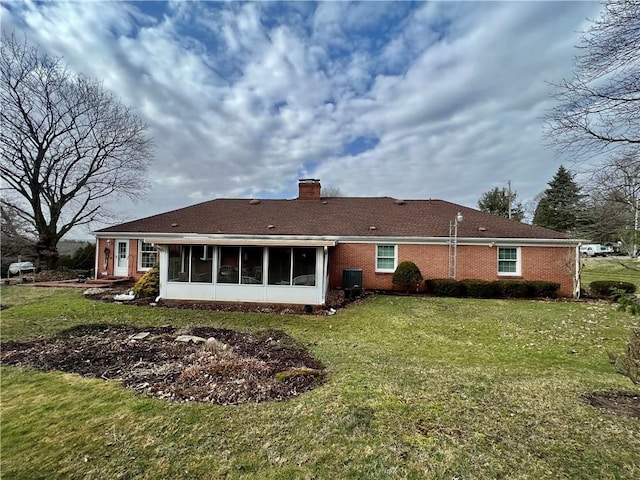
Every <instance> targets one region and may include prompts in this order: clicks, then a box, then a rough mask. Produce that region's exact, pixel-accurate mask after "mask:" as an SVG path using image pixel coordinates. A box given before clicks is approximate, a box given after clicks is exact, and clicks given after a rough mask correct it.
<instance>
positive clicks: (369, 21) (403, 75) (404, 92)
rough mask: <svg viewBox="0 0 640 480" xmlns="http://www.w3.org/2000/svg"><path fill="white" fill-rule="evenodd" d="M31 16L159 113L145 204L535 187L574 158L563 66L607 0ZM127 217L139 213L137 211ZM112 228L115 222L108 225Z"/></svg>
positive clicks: (94, 8)
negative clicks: (563, 131) (314, 189)
mask: <svg viewBox="0 0 640 480" xmlns="http://www.w3.org/2000/svg"><path fill="white" fill-rule="evenodd" d="M0 8H1V9H2V10H1V15H2V17H1V21H2V29H3V31H4V32H5V33H6V32H9V31H16V32H18V33H20V34H21V33H25V34H26V35H27V37H28V39H29V40H30V41H31V42H33V43H37V44H39V45H40V46H41V47H42V48H44V49H45V50H46V51H48V52H49V53H51V54H53V55H59V56H63V57H64V61H65V62H66V63H67V64H68V65H69V67H70V68H71V69H73V70H75V71H77V72H82V73H84V74H86V75H88V76H90V77H94V78H97V79H101V80H103V81H104V86H105V87H106V88H108V89H109V90H111V91H113V92H114V93H115V94H116V95H117V96H119V98H120V99H121V100H122V101H123V102H124V103H126V104H129V105H131V106H133V107H134V108H135V109H136V112H137V114H138V115H139V116H140V117H141V118H142V119H143V120H144V121H145V122H146V123H147V124H148V125H149V127H150V130H149V131H150V134H151V136H152V137H153V140H154V144H155V160H154V163H153V165H152V168H151V172H150V179H151V181H152V186H151V189H150V191H149V193H148V195H147V198H146V199H145V200H143V201H141V202H139V203H138V204H136V205H135V206H132V205H131V204H130V203H129V202H128V201H119V202H117V203H116V205H115V207H116V208H118V209H119V210H126V212H125V213H124V217H126V218H127V219H131V218H138V217H143V216H147V215H152V214H155V213H159V212H162V211H166V210H170V209H175V208H180V207H183V206H186V205H190V204H193V203H197V202H200V201H204V200H209V199H212V198H220V197H243V198H251V197H258V198H294V197H295V196H296V195H297V180H298V178H319V179H320V180H321V182H322V185H323V187H333V188H339V189H340V191H341V192H342V194H343V195H348V196H392V197H396V198H405V199H416V198H439V199H444V200H448V201H452V202H455V203H459V204H462V205H466V206H471V207H476V206H477V201H478V198H479V197H480V195H481V194H482V193H483V192H485V191H487V190H490V189H491V188H493V187H496V186H497V187H506V184H507V181H508V180H511V182H512V186H513V188H514V189H515V190H516V191H517V193H518V198H519V200H521V201H527V200H531V199H532V198H533V197H534V196H535V195H536V194H538V193H540V192H541V191H543V190H544V189H545V188H546V186H547V185H546V184H547V182H548V181H549V180H550V179H551V177H552V176H553V174H554V173H555V171H556V170H557V168H558V167H559V165H560V164H561V162H565V163H566V159H561V158H559V157H558V155H557V154H556V152H554V151H553V150H551V149H549V148H547V147H545V146H544V140H543V138H542V133H543V123H544V122H543V120H542V118H541V117H542V116H543V115H544V113H545V111H546V110H548V109H550V108H552V107H553V105H554V103H553V100H552V99H551V98H550V94H551V92H552V88H551V87H550V85H549V82H558V81H560V80H561V79H563V78H569V77H570V76H571V69H572V59H573V57H574V56H575V55H576V54H577V53H578V51H577V49H576V48H575V46H576V45H578V44H579V39H580V34H579V32H580V31H584V30H585V29H586V28H587V27H588V25H589V23H588V21H587V19H594V18H597V17H598V16H599V12H600V8H601V6H600V5H599V4H598V3H595V2H575V1H572V2H540V1H538V2H515V1H512V2H448V1H446V2H445V1H443V2H429V3H422V2H415V3H414V2H357V3H351V2H320V3H312V2H291V3H286V2H284V3H281V2H253V3H252V2H248V3H241V2H204V1H201V2H196V1H193V2H183V1H170V2H128V3H125V2H106V1H101V2H93V1H83V2H61V1H60V2H46V3H36V2H15V3H14V2H4V3H2V6H1V7H0ZM124 217H123V220H124V219H125V218H124ZM93 227H94V228H96V227H98V226H97V225H94V226H93Z"/></svg>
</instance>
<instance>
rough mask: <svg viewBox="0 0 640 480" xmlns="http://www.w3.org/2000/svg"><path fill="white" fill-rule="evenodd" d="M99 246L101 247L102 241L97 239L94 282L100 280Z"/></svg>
mask: <svg viewBox="0 0 640 480" xmlns="http://www.w3.org/2000/svg"><path fill="white" fill-rule="evenodd" d="M99 245H100V239H99V238H96V261H95V264H94V266H93V279H94V280H97V279H98V265H99V262H98V257H99V255H100V248H99Z"/></svg>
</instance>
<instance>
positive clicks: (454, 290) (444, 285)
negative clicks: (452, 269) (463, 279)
mask: <svg viewBox="0 0 640 480" xmlns="http://www.w3.org/2000/svg"><path fill="white" fill-rule="evenodd" d="M425 284H426V286H427V291H428V292H429V293H433V294H434V295H437V296H438V297H462V296H463V295H464V286H463V285H461V284H460V282H457V281H456V280H454V279H453V278H433V279H430V280H425Z"/></svg>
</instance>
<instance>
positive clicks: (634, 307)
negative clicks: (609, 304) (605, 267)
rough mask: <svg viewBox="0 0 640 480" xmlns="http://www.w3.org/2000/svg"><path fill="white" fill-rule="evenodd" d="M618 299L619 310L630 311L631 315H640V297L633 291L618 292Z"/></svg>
mask: <svg viewBox="0 0 640 480" xmlns="http://www.w3.org/2000/svg"><path fill="white" fill-rule="evenodd" d="M615 295H616V297H617V301H618V303H619V304H620V305H619V306H618V310H619V311H621V312H629V313H630V314H631V315H640V297H638V296H636V295H634V294H633V293H624V292H623V291H622V290H618V291H617V292H616V294H615Z"/></svg>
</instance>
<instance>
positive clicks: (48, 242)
mask: <svg viewBox="0 0 640 480" xmlns="http://www.w3.org/2000/svg"><path fill="white" fill-rule="evenodd" d="M36 253H37V255H38V267H39V268H40V269H41V270H55V269H56V266H57V264H58V241H57V240H56V238H55V237H54V236H51V235H46V234H45V235H40V236H39V238H38V242H37V243H36Z"/></svg>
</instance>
